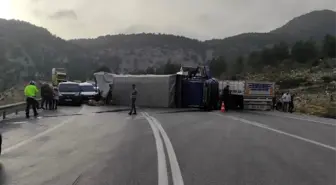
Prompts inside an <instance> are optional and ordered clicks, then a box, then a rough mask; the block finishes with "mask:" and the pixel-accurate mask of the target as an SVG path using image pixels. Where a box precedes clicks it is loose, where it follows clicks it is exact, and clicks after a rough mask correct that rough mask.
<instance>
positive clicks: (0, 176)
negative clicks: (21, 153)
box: [0, 163, 7, 185]
mask: <svg viewBox="0 0 336 185" xmlns="http://www.w3.org/2000/svg"><path fill="white" fill-rule="evenodd" d="M6 182H7V177H6V172H5V167H4V166H3V164H1V163H0V185H5V184H6Z"/></svg>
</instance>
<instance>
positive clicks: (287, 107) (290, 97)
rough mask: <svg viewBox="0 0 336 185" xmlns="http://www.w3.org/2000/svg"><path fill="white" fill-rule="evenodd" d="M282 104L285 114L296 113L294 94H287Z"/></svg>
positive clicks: (283, 96)
mask: <svg viewBox="0 0 336 185" xmlns="http://www.w3.org/2000/svg"><path fill="white" fill-rule="evenodd" d="M281 102H282V111H283V112H290V113H292V112H293V111H294V94H290V93H289V92H286V93H284V94H283V95H282V97H281Z"/></svg>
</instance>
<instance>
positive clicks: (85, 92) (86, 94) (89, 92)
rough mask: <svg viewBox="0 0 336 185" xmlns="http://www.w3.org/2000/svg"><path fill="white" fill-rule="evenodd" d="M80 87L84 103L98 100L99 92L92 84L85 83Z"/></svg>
mask: <svg viewBox="0 0 336 185" xmlns="http://www.w3.org/2000/svg"><path fill="white" fill-rule="evenodd" d="M79 86H80V88H81V96H82V100H83V101H88V100H90V99H97V97H98V96H99V94H98V90H97V89H96V88H95V86H94V85H92V84H91V83H87V82H84V83H80V84H79Z"/></svg>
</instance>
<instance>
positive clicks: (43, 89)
mask: <svg viewBox="0 0 336 185" xmlns="http://www.w3.org/2000/svg"><path fill="white" fill-rule="evenodd" d="M48 88H49V84H47V83H44V84H42V86H41V97H42V100H41V108H42V109H47V107H48V106H47V104H48V103H47V93H48Z"/></svg>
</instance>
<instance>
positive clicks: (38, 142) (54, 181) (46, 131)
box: [0, 106, 336, 185]
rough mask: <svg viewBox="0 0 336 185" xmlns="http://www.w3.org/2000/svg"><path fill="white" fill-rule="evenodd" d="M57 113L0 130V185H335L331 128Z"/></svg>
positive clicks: (157, 113) (278, 119) (201, 115)
mask: <svg viewBox="0 0 336 185" xmlns="http://www.w3.org/2000/svg"><path fill="white" fill-rule="evenodd" d="M122 110H123V108H121V107H90V106H82V107H61V108H60V109H59V110H58V111H44V112H42V113H41V114H40V115H41V117H40V118H38V119H29V120H26V119H24V118H22V117H20V116H19V117H17V118H12V119H10V120H6V121H2V122H1V123H0V128H1V130H2V132H3V147H4V149H3V155H1V156H0V185H14V184H15V185H72V184H77V185H110V184H111V185H335V184H336V180H335V179H336V177H335V174H336V123H335V120H330V119H322V118H315V117H310V116H299V115H294V114H283V113H277V112H227V113H221V112H199V111H189V110H176V109H175V110H174V109H142V110H139V113H138V115H136V116H129V115H128V114H127V112H126V111H122Z"/></svg>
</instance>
